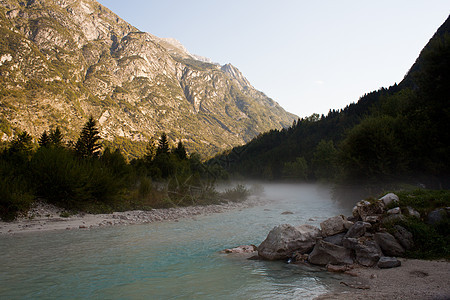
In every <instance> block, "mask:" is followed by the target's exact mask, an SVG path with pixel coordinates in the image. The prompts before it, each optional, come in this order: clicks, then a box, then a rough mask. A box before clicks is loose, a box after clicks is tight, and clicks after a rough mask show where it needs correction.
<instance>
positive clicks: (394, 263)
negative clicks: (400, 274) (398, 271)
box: [377, 256, 402, 269]
mask: <svg viewBox="0 0 450 300" xmlns="http://www.w3.org/2000/svg"><path fill="white" fill-rule="evenodd" d="M401 264H402V263H401V261H399V260H398V259H397V258H395V257H387V256H383V257H381V258H380V260H379V261H378V264H377V265H378V268H380V269H388V268H396V267H400V266H401Z"/></svg>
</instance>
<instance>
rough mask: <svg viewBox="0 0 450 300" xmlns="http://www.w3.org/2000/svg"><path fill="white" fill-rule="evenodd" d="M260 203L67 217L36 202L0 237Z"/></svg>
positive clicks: (1, 226)
mask: <svg viewBox="0 0 450 300" xmlns="http://www.w3.org/2000/svg"><path fill="white" fill-rule="evenodd" d="M260 203H261V199H260V198H258V197H249V199H247V200H246V201H244V202H229V203H225V204H218V205H206V206H188V207H176V208H164V209H152V210H148V211H143V210H133V211H124V212H114V213H111V214H95V215H94V214H85V213H79V214H76V215H70V216H68V214H67V212H65V211H64V210H63V209H60V208H58V207H56V206H54V205H50V204H46V203H43V202H37V203H36V204H35V205H34V206H33V207H32V208H31V209H30V211H29V212H28V213H27V215H26V216H24V217H20V218H18V219H16V220H15V221H13V222H3V221H0V235H2V234H20V233H30V232H42V231H54V230H75V229H84V230H86V229H90V228H95V227H103V226H114V225H134V224H147V223H153V222H162V221H177V220H178V219H182V218H189V217H191V218H192V217H195V216H199V215H209V214H215V213H222V212H225V211H229V210H233V209H242V208H246V207H251V206H254V205H258V204H260Z"/></svg>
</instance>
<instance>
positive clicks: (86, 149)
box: [75, 116, 102, 157]
mask: <svg viewBox="0 0 450 300" xmlns="http://www.w3.org/2000/svg"><path fill="white" fill-rule="evenodd" d="M100 139H101V138H100V135H99V131H98V129H97V122H96V121H95V120H94V118H93V117H92V116H90V117H89V120H88V121H87V123H86V124H85V125H84V127H83V129H82V131H81V134H80V137H79V138H78V141H77V143H76V144H75V151H76V152H77V154H78V155H79V156H81V157H93V156H98V152H99V149H100V148H101V147H102V145H101V144H100V142H99V141H100Z"/></svg>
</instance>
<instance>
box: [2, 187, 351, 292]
mask: <svg viewBox="0 0 450 300" xmlns="http://www.w3.org/2000/svg"><path fill="white" fill-rule="evenodd" d="M264 188H265V197H266V198H267V199H269V200H270V201H269V202H268V203H267V204H265V205H262V206H256V207H252V208H246V209H242V210H234V211H229V212H226V213H222V214H214V215H209V216H200V217H195V218H189V219H183V220H180V221H179V222H165V223H153V224H145V225H133V226H115V227H108V228H98V229H93V230H74V231H54V232H41V233H32V234H19V235H13V236H1V237H0V268H1V270H0V298H1V299H88V298H89V299H212V298H214V299H312V298H314V296H316V295H319V294H322V293H325V292H327V291H330V290H333V289H335V288H338V285H339V279H340V275H334V274H330V273H327V272H324V271H323V270H321V269H320V268H315V267H306V266H297V265H289V264H285V263H283V262H265V261H253V260H245V259H241V258H238V257H233V256H229V255H225V254H220V253H219V251H220V250H223V249H225V248H229V247H234V246H238V245H241V244H256V245H258V244H259V243H261V242H262V241H263V240H264V238H265V237H266V235H267V233H268V232H269V231H270V229H272V228H273V227H274V226H276V225H279V224H283V223H290V224H292V225H300V224H304V223H308V224H313V225H318V223H319V222H321V221H322V220H324V219H326V218H328V217H331V216H334V215H337V214H348V213H349V211H348V207H343V206H342V204H340V203H338V202H335V201H333V200H332V199H331V197H330V192H329V189H328V188H326V187H323V186H316V185H295V186H294V185H266V186H265V187H264ZM284 211H291V212H293V214H286V215H283V214H281V213H282V212H284ZM311 218H312V220H310V219H311Z"/></svg>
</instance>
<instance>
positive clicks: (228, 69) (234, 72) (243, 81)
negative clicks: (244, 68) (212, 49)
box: [221, 64, 253, 88]
mask: <svg viewBox="0 0 450 300" xmlns="http://www.w3.org/2000/svg"><path fill="white" fill-rule="evenodd" d="M221 69H222V71H223V72H225V73H226V74H228V75H229V76H230V77H231V78H233V79H236V80H237V82H239V84H240V85H241V87H243V88H245V87H249V88H253V87H252V85H251V84H250V82H249V81H248V80H247V78H245V77H244V75H242V73H241V71H239V69H238V68H236V67H235V66H233V65H232V64H226V65H223V66H222V68H221Z"/></svg>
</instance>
